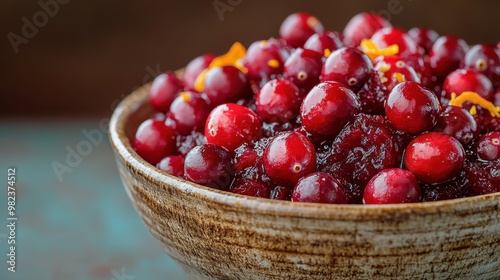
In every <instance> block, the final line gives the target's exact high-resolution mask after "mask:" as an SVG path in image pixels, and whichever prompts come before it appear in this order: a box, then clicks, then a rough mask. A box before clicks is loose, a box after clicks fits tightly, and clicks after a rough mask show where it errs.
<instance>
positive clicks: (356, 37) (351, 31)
mask: <svg viewBox="0 0 500 280" xmlns="http://www.w3.org/2000/svg"><path fill="white" fill-rule="evenodd" d="M389 26H391V23H390V22H389V21H387V20H386V19H385V18H383V17H381V16H379V15H378V14H375V13H360V14H357V15H355V16H354V17H353V18H351V20H349V22H348V23H347V25H346V27H345V29H344V42H345V44H346V45H347V46H349V47H357V46H359V44H360V43H361V41H362V40H363V39H367V38H371V37H372V36H373V34H375V32H377V31H378V30H380V29H382V28H384V27H389Z"/></svg>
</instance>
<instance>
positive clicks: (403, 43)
mask: <svg viewBox="0 0 500 280" xmlns="http://www.w3.org/2000/svg"><path fill="white" fill-rule="evenodd" d="M371 39H372V40H373V42H374V43H375V45H377V47H379V48H387V47H389V46H391V45H398V47H399V52H398V55H399V56H401V57H404V56H405V55H410V54H415V53H417V52H418V45H417V43H415V41H413V39H411V37H410V36H409V35H408V34H406V33H405V32H404V31H403V30H401V29H399V28H395V27H385V28H382V29H380V30H378V31H377V32H375V34H373V36H372V38H371Z"/></svg>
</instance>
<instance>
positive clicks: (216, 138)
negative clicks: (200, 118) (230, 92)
mask: <svg viewBox="0 0 500 280" xmlns="http://www.w3.org/2000/svg"><path fill="white" fill-rule="evenodd" d="M260 135H261V123H260V121H259V118H258V117H257V115H256V114H255V113H254V112H252V110H250V109H248V108H246V107H243V106H241V105H238V104H234V103H227V104H222V105H219V106H217V107H215V109H213V110H212V112H211V113H210V115H209V116H208V118H207V122H206V125H205V137H206V138H207V142H208V143H212V144H217V145H220V146H222V147H224V148H226V149H228V150H229V151H230V152H233V151H234V150H235V149H236V148H238V147H239V146H240V145H242V144H243V143H249V142H251V141H254V140H257V139H258V138H259V137H260Z"/></svg>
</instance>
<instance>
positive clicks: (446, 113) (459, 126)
mask: <svg viewBox="0 0 500 280" xmlns="http://www.w3.org/2000/svg"><path fill="white" fill-rule="evenodd" d="M433 131H436V132H444V133H446V134H449V135H451V136H453V137H454V138H456V139H457V140H458V141H460V143H462V144H464V145H467V144H469V143H470V142H471V141H472V140H473V139H475V138H476V137H477V136H478V133H479V130H478V128H477V123H476V121H475V120H474V118H473V117H472V116H471V114H469V112H467V111H466V110H465V109H463V108H462V107H457V106H446V107H445V108H444V110H443V111H442V112H441V113H439V117H438V121H437V124H436V126H435V127H434V129H433Z"/></svg>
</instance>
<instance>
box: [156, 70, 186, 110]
mask: <svg viewBox="0 0 500 280" xmlns="http://www.w3.org/2000/svg"><path fill="white" fill-rule="evenodd" d="M183 88H184V83H183V82H182V81H181V80H179V78H177V76H176V75H175V74H174V73H173V72H167V73H164V74H160V75H159V76H158V77H156V78H155V79H154V80H153V83H152V84H151V88H150V89H149V104H151V107H153V109H154V110H156V111H159V112H163V113H166V112H168V110H169V109H170V104H172V102H173V101H174V99H175V97H177V95H178V94H179V93H180V92H181V91H182V89H183Z"/></svg>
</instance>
